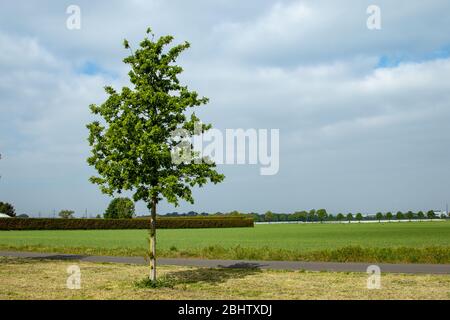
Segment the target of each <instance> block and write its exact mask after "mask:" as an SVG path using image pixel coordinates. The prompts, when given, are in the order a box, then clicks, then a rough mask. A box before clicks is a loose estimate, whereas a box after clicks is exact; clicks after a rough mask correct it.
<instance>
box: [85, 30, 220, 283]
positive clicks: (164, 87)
mask: <svg viewBox="0 0 450 320" xmlns="http://www.w3.org/2000/svg"><path fill="white" fill-rule="evenodd" d="M148 35H151V39H150V38H149V37H148ZM172 41H173V37H172V36H162V37H160V38H158V39H156V40H155V36H154V34H153V33H152V31H151V29H150V28H149V29H147V36H146V37H145V39H144V40H143V41H142V42H141V43H140V46H139V48H138V49H137V50H136V51H134V52H133V50H132V49H131V48H130V46H129V43H128V41H127V40H124V47H125V48H126V49H129V50H130V52H131V54H130V55H129V56H128V57H126V58H125V59H124V60H123V62H124V63H126V64H128V65H129V66H130V67H131V70H130V72H129V73H128V75H129V77H130V82H131V88H129V87H123V88H122V90H121V91H116V90H115V89H113V88H112V87H110V86H107V87H105V91H106V93H107V94H108V95H109V97H108V98H107V100H106V101H105V102H104V103H103V104H101V105H91V106H90V109H91V111H92V113H93V114H95V115H98V116H101V118H102V122H99V121H94V122H92V123H90V124H88V125H87V128H88V129H89V131H90V134H89V139H88V140H89V144H90V146H91V147H92V149H91V156H90V157H89V158H88V160H87V161H88V163H89V165H92V166H94V167H95V169H96V170H97V172H98V174H99V175H98V176H94V177H91V178H90V181H91V182H92V183H94V184H97V185H99V187H100V190H101V191H102V192H103V193H105V194H108V195H110V196H112V195H113V194H114V193H115V192H117V193H121V192H122V191H123V190H129V191H132V192H133V199H134V201H140V200H142V201H144V202H145V203H146V204H147V207H148V209H149V210H150V212H151V217H150V225H149V229H150V250H149V258H150V280H151V281H155V280H156V206H157V204H158V202H159V201H161V200H162V199H166V200H167V201H168V202H169V203H172V204H174V205H175V206H178V201H179V200H180V199H182V200H185V201H188V202H190V203H193V202H194V199H193V197H192V191H191V189H192V187H194V186H199V187H201V186H203V185H204V184H205V183H207V182H208V181H210V182H213V183H214V184H216V183H219V182H221V181H222V180H223V179H224V178H225V176H224V175H222V174H219V173H217V172H216V171H215V169H214V168H215V163H214V162H212V161H211V159H207V158H201V157H200V156H199V154H198V153H195V152H193V151H192V152H191V154H190V156H191V158H190V159H191V161H173V154H174V153H177V152H179V150H180V143H181V142H182V141H180V140H179V139H175V138H174V135H173V132H176V131H177V130H184V131H185V132H188V133H189V134H190V135H191V136H193V135H195V134H198V133H199V132H198V127H199V124H198V123H199V119H198V118H197V117H196V116H195V113H192V114H191V115H190V116H189V115H188V114H187V113H188V112H187V110H188V108H190V107H196V106H201V105H204V104H206V103H207V102H208V99H207V98H205V97H199V95H198V94H197V92H195V91H190V90H189V89H188V87H187V86H184V85H182V84H180V81H179V80H178V75H179V74H180V73H181V72H182V71H183V69H182V68H181V67H180V66H177V65H175V64H174V62H175V61H176V59H177V58H178V56H179V55H180V53H181V52H183V51H184V50H186V49H187V48H189V43H188V42H185V43H183V44H179V45H175V46H172V45H171V43H172ZM210 128H211V125H207V124H200V131H201V132H205V131H206V130H208V129H210ZM185 142H186V141H183V143H185Z"/></svg>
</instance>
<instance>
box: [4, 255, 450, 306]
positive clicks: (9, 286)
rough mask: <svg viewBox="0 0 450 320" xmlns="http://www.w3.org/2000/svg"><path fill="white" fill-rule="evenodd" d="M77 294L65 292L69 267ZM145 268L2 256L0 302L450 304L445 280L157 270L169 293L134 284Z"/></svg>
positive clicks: (449, 289) (449, 281)
mask: <svg viewBox="0 0 450 320" xmlns="http://www.w3.org/2000/svg"><path fill="white" fill-rule="evenodd" d="M73 264H77V265H78V266H79V267H80V269H81V281H82V283H81V286H82V287H81V289H80V290H69V289H67V287H66V280H67V277H68V274H67V267H68V266H70V265H73ZM147 272H148V268H147V267H145V266H137V265H125V264H110V263H103V264H102V263H89V262H76V261H52V260H31V259H17V258H1V257H0V299H450V276H448V275H402V274H383V275H382V279H381V284H382V288H381V289H380V290H368V289H367V288H366V281H367V275H366V274H363V273H332V272H300V271H267V270H263V271H261V270H257V269H205V268H189V267H171V266H161V267H159V275H160V276H165V277H168V278H170V279H172V281H173V287H172V288H157V289H146V288H139V287H138V286H136V285H135V283H136V281H138V280H141V279H143V278H144V277H145V275H146V274H147Z"/></svg>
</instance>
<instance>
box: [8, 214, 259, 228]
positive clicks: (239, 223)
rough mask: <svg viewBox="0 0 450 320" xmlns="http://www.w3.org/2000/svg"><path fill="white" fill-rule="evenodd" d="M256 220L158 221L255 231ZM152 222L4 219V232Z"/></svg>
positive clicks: (167, 225) (132, 225) (136, 225)
mask: <svg viewBox="0 0 450 320" xmlns="http://www.w3.org/2000/svg"><path fill="white" fill-rule="evenodd" d="M253 226H254V224H253V219H252V218H246V217H222V218H220V219H219V218H212V219H211V218H203V219H198V218H158V219H156V228H158V229H186V228H238V227H253ZM149 227H150V220H149V219H143V218H137V219H40V218H39V219H36V218H30V219H20V218H4V219H0V230H95V229H149Z"/></svg>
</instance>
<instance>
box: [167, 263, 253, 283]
mask: <svg viewBox="0 0 450 320" xmlns="http://www.w3.org/2000/svg"><path fill="white" fill-rule="evenodd" d="M258 273H261V269H260V268H259V265H258V264H253V263H239V264H235V265H231V266H227V267H221V268H214V269H213V268H196V269H191V270H183V271H174V272H170V273H168V274H166V276H167V278H170V279H172V280H173V281H175V282H176V283H178V284H195V283H209V284H215V283H223V282H226V281H228V280H230V279H242V278H245V277H247V276H250V275H254V274H258Z"/></svg>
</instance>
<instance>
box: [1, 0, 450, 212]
mask: <svg viewBox="0 0 450 320" xmlns="http://www.w3.org/2000/svg"><path fill="white" fill-rule="evenodd" d="M71 4H75V5H78V6H79V7H80V8H81V29H80V30H69V29H67V28H66V20H67V18H68V17H69V15H68V14H67V13H66V9H67V7H68V6H69V5H71ZM371 4H375V5H378V6H379V7H380V8H381V27H382V29H381V30H369V29H368V28H367V26H366V20H367V18H368V16H369V15H368V14H367V13H366V9H367V7H368V6H369V5H371ZM449 13H450V2H449V1H447V0H441V1H438V0H431V1H420V0H415V1H406V0H405V1H403V0H396V1H392V0H391V1H379V0H377V1H361V0H353V1H331V0H329V1H320V0H314V1H277V2H275V1H260V0H258V1H256V0H254V1H231V0H218V1H210V0H209V1H206V0H205V1H182V0H180V1H172V0H158V1H147V0H146V1H144V0H131V1H118V0H117V1H77V0H71V1H50V0H48V1H43V0H39V1H37V0H35V1H30V0H26V1H25V0H20V1H19V0H18V1H8V2H4V3H2V9H1V10H0V48H1V50H0V112H1V113H0V114H1V118H0V153H1V154H2V158H3V159H2V160H0V175H1V180H0V201H8V202H11V203H12V204H14V205H15V207H16V211H17V212H18V213H27V214H31V215H37V214H38V212H41V215H43V216H45V215H51V214H52V213H53V210H56V212H58V211H59V210H61V209H73V210H75V211H76V213H77V215H81V214H83V213H84V211H85V209H88V212H89V214H93V215H95V214H97V213H100V214H101V213H103V212H104V209H105V206H106V205H107V203H108V202H109V200H110V199H109V198H108V197H107V196H105V195H102V194H101V193H100V191H99V190H98V188H97V187H96V186H94V185H92V184H90V182H89V181H88V178H89V177H90V176H91V175H93V174H94V173H95V172H94V170H93V169H92V168H90V167H89V166H88V165H87V163H86V158H87V157H88V155H89V146H88V144H87V141H86V138H87V135H88V132H87V129H86V128H85V125H86V124H87V123H88V122H90V121H92V120H93V119H94V118H93V117H92V116H91V115H90V113H89V109H88V106H89V104H91V103H101V102H102V101H103V100H104V99H105V94H104V92H103V89H102V88H103V86H105V85H112V86H114V87H116V88H120V87H121V86H122V85H126V84H127V81H128V80H127V68H126V66H125V65H124V64H123V63H122V59H123V58H124V57H125V56H126V55H127V53H128V52H127V51H125V50H124V49H123V47H122V41H123V38H127V39H128V40H129V41H130V43H131V45H134V46H136V45H137V43H138V41H139V40H141V39H142V38H143V37H144V36H145V30H146V28H147V27H148V26H150V27H152V29H153V31H154V32H155V34H156V35H157V36H160V35H166V34H171V35H174V36H175V42H182V41H184V40H187V41H189V42H190V43H191V45H192V47H191V49H190V50H188V51H187V52H185V53H184V54H183V56H182V57H181V59H180V60H179V64H181V65H182V66H183V67H184V70H185V72H184V74H183V76H182V80H183V82H184V83H185V84H187V85H188V86H189V87H190V88H191V89H193V90H196V91H198V92H199V93H200V94H201V95H204V96H207V97H209V98H210V103H209V105H208V106H206V107H204V108H203V109H202V110H201V111H200V113H199V115H200V116H201V118H202V119H204V120H205V121H206V122H208V121H209V122H212V123H213V124H214V126H215V127H217V128H219V129H226V128H244V129H246V128H256V129H260V128H266V129H272V128H274V129H280V169H279V172H278V174H277V175H274V176H261V175H260V174H259V166H257V165H240V166H236V165H234V166H232V165H221V166H219V168H218V169H219V171H221V172H223V173H225V174H226V179H225V181H224V182H223V183H222V184H220V185H212V186H208V187H206V188H203V189H200V190H199V191H196V192H195V195H196V203H195V204H194V205H189V204H186V203H182V205H181V206H180V207H178V208H174V207H173V206H171V205H167V204H165V203H162V204H161V206H160V210H159V211H160V213H164V212H171V211H179V212H184V211H189V210H195V211H198V212H202V211H207V212H216V211H231V210H241V211H244V212H249V211H255V212H261V213H263V212H265V211H267V210H272V211H275V212H292V211H295V210H302V209H311V208H326V209H328V211H330V212H334V213H337V212H341V211H342V212H349V211H351V212H356V211H361V212H368V213H369V212H376V211H388V210H390V211H397V210H402V211H406V210H428V209H443V208H445V203H446V202H447V201H450V193H449V183H450V166H449V163H450V148H449V146H450V126H449V122H450V121H449V120H450V99H449V98H450V53H449V52H450V51H449V50H450V32H449V30H450V14H449ZM137 209H138V212H139V214H143V213H146V209H145V206H144V205H143V204H142V203H138V204H137Z"/></svg>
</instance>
